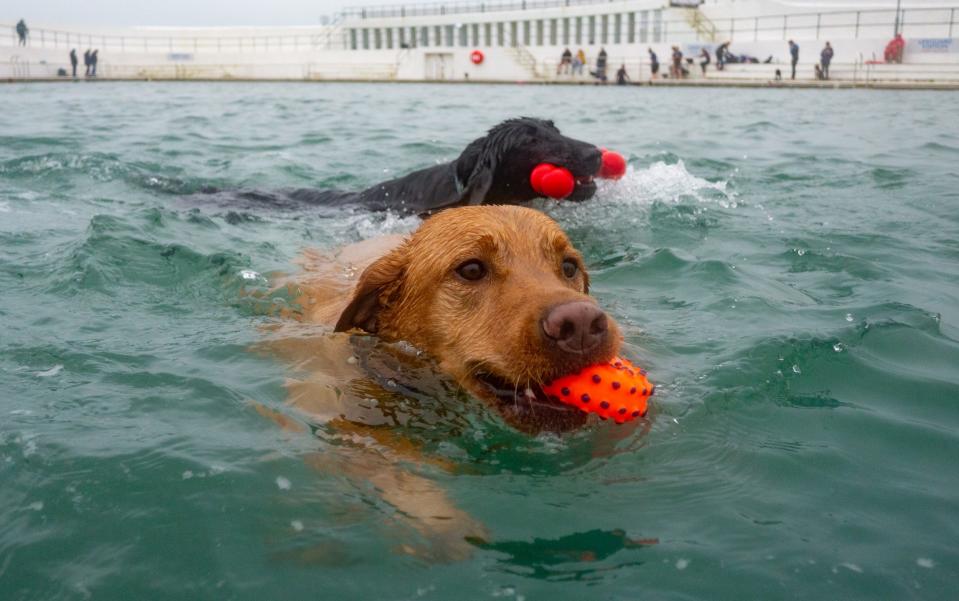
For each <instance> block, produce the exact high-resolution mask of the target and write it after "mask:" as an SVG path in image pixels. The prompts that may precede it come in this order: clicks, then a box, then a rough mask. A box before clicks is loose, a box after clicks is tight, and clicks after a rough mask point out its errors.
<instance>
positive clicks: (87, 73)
mask: <svg viewBox="0 0 959 601" xmlns="http://www.w3.org/2000/svg"><path fill="white" fill-rule="evenodd" d="M83 66H84V67H86V71H85V72H84V73H83V75H84V76H85V77H90V49H89V48H87V49H86V50H85V51H84V52H83Z"/></svg>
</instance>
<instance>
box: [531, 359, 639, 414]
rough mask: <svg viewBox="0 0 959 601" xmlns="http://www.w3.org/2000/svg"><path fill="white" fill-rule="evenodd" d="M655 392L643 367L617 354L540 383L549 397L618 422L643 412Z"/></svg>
mask: <svg viewBox="0 0 959 601" xmlns="http://www.w3.org/2000/svg"><path fill="white" fill-rule="evenodd" d="M655 391H656V386H655V385H653V384H650V383H649V380H647V379H646V370H644V369H640V368H638V367H636V366H635V365H633V364H632V363H630V362H629V361H627V360H626V359H621V358H619V357H615V358H614V359H613V360H612V361H610V362H608V363H599V364H597V365H591V366H590V367H587V368H586V369H584V370H582V371H581V372H579V373H576V374H570V375H568V376H563V377H561V378H557V379H556V380H553V381H552V382H550V383H549V384H547V385H545V386H543V392H545V393H546V394H547V395H548V396H549V397H550V398H551V399H553V400H557V401H559V402H561V403H565V404H567V405H572V406H574V407H579V408H580V409H581V410H583V411H585V412H587V413H595V414H596V415H598V416H600V417H601V418H603V419H612V420H614V421H615V422H616V423H617V424H622V423H624V422H627V421H630V420H633V419H636V418H637V417H640V416H644V415H646V410H647V407H646V401H648V400H649V397H651V396H653V393H654V392H655Z"/></svg>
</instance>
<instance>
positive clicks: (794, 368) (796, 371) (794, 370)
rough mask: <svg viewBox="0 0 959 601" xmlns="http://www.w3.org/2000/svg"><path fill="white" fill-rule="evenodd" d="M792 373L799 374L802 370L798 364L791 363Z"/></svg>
mask: <svg viewBox="0 0 959 601" xmlns="http://www.w3.org/2000/svg"><path fill="white" fill-rule="evenodd" d="M793 373H794V374H801V373H802V370H801V369H799V366H798V365H793Z"/></svg>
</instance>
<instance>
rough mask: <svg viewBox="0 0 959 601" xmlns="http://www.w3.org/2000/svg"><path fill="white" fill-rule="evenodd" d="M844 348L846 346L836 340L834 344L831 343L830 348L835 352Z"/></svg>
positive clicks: (839, 351)
mask: <svg viewBox="0 0 959 601" xmlns="http://www.w3.org/2000/svg"><path fill="white" fill-rule="evenodd" d="M844 348H846V347H844V346H843V345H842V343H841V342H837V343H836V344H834V345H832V350H834V351H836V352H837V353H841V352H842V351H843V349H844Z"/></svg>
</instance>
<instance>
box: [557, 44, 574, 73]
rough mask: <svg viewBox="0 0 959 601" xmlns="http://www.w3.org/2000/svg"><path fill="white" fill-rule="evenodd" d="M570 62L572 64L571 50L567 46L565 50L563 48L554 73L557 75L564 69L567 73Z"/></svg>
mask: <svg viewBox="0 0 959 601" xmlns="http://www.w3.org/2000/svg"><path fill="white" fill-rule="evenodd" d="M572 64H573V52H572V51H571V50H570V49H569V48H567V49H566V50H563V55H562V57H561V58H560V59H559V65H558V66H557V67H556V74H557V75H559V74H560V73H563V72H564V71H565V72H566V74H567V75H569V70H570V67H571V66H572Z"/></svg>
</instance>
